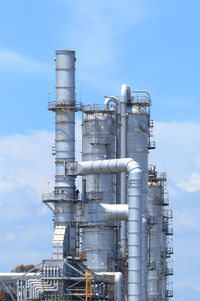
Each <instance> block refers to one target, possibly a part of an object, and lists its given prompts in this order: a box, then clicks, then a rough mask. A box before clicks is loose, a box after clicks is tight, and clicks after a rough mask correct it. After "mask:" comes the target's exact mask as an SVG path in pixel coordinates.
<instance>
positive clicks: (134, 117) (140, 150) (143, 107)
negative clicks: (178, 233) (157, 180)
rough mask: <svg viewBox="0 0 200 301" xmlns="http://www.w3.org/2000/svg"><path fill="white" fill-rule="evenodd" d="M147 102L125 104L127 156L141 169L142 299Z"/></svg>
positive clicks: (144, 249) (143, 300)
mask: <svg viewBox="0 0 200 301" xmlns="http://www.w3.org/2000/svg"><path fill="white" fill-rule="evenodd" d="M149 118H150V116H149V103H148V102H147V103H143V102H142V101H141V102H139V99H138V100H137V102H134V99H133V101H132V102H131V103H129V104H128V105H127V156H128V157H130V158H133V159H134V160H135V161H137V162H138V163H139V164H140V167H141V169H142V171H143V188H142V191H143V199H142V213H143V223H142V245H143V248H142V287H143V288H142V301H145V300H146V291H147V276H146V275H147V231H146V229H147V226H146V216H147V193H148V153H149V152H148V146H149V124H150V122H149Z"/></svg>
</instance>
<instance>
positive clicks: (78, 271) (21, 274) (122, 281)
mask: <svg viewBox="0 0 200 301" xmlns="http://www.w3.org/2000/svg"><path fill="white" fill-rule="evenodd" d="M55 60H56V101H55V102H49V103H48V109H49V110H50V111H53V112H54V113H55V146H54V147H53V154H54V155H55V186H54V191H53V192H52V193H47V194H44V195H43V196H42V201H43V202H44V203H45V204H46V205H47V206H48V207H49V208H50V209H51V210H52V211H53V221H54V237H53V250H52V258H50V259H43V260H42V259H41V261H42V263H41V264H40V265H38V266H34V265H26V264H20V265H18V266H16V267H15V268H14V270H13V271H12V272H10V273H0V300H13V301H14V300H15V301H24V300H72V301H73V300H74V301H77V300H85V301H93V300H99V301H105V300H114V301H168V300H170V298H171V297H173V290H172V287H171V280H170V278H171V275H172V274H173V265H172V259H171V255H172V254H173V246H172V239H171V237H172V235H173V226H172V222H173V214H172V210H167V209H166V208H167V206H168V205H169V201H168V196H167V190H166V175H165V174H164V173H163V174H159V173H158V172H157V170H156V167H155V166H153V165H152V166H149V165H148V155H149V151H150V150H152V149H154V148H155V143H154V142H153V141H152V140H151V137H152V128H153V122H152V120H151V119H150V107H151V98H150V94H149V93H148V92H147V91H145V90H133V91H132V90H131V89H130V87H129V86H127V85H126V84H123V85H122V86H121V91H120V96H119V97H114V96H109V97H106V98H105V100H104V103H103V104H98V105H95V104H83V103H77V102H76V97H75V52H74V51H69V50H59V51H56V59H55ZM76 112H81V113H82V161H81V162H77V161H75V121H76V119H75V114H76ZM79 176H81V177H82V190H81V193H80V192H79V190H80V189H79V190H78V189H77V187H76V178H77V177H79Z"/></svg>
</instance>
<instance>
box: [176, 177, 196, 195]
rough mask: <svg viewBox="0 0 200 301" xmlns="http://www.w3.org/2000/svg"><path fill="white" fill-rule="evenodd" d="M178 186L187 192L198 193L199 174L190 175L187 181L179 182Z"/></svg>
mask: <svg viewBox="0 0 200 301" xmlns="http://www.w3.org/2000/svg"><path fill="white" fill-rule="evenodd" d="M178 186H179V187H181V188H182V189H184V190H185V191H187V192H195V191H200V174H199V173H197V172H194V173H192V174H191V175H190V177H189V179H188V180H184V181H181V182H180V183H178Z"/></svg>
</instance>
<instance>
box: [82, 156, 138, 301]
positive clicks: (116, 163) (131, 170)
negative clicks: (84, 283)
mask: <svg viewBox="0 0 200 301" xmlns="http://www.w3.org/2000/svg"><path fill="white" fill-rule="evenodd" d="M118 172H127V173H128V185H127V189H128V208H129V215H128V301H141V279H142V271H141V270H142V268H141V267H142V258H141V257H142V243H141V233H142V170H141V169H140V167H139V165H138V163H137V162H135V161H134V160H133V159H131V158H123V159H111V160H97V161H84V162H78V163H77V175H88V174H102V173H105V174H110V173H118Z"/></svg>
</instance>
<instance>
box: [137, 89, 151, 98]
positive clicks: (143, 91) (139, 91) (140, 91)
mask: <svg viewBox="0 0 200 301" xmlns="http://www.w3.org/2000/svg"><path fill="white" fill-rule="evenodd" d="M133 93H145V94H147V96H148V97H149V98H151V97H150V93H149V92H148V91H146V90H133Z"/></svg>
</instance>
